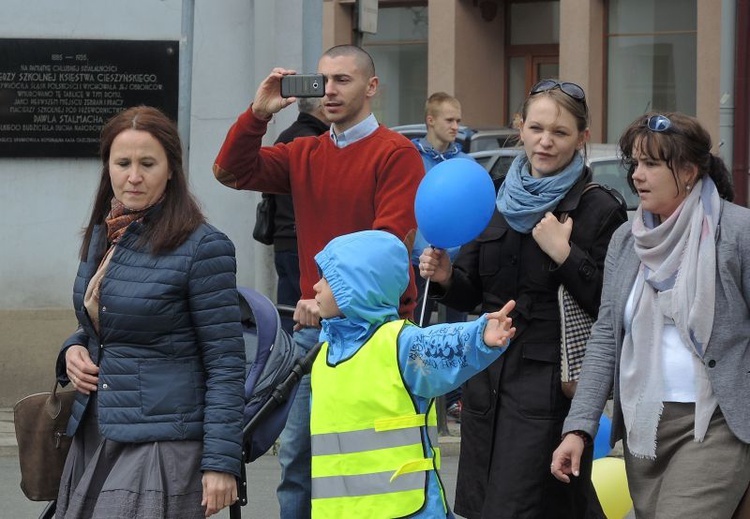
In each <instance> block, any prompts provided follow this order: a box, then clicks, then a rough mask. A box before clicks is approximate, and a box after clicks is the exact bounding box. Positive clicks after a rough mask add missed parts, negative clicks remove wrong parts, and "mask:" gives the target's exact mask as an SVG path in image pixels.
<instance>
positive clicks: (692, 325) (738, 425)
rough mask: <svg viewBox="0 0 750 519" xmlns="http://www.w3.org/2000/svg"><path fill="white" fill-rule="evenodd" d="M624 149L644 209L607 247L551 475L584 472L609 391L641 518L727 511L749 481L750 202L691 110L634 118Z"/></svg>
mask: <svg viewBox="0 0 750 519" xmlns="http://www.w3.org/2000/svg"><path fill="white" fill-rule="evenodd" d="M620 148H621V149H622V152H623V160H624V161H626V163H627V164H628V165H629V166H630V167H629V171H630V174H629V178H628V181H629V183H630V185H631V187H632V188H633V189H634V191H636V192H637V193H638V195H639V196H640V199H641V203H640V206H639V208H638V210H637V212H636V215H635V219H634V220H633V222H632V223H627V224H624V225H623V226H622V227H620V229H618V230H617V232H616V233H615V235H614V236H613V238H612V241H611V243H610V246H609V250H608V253H607V259H606V263H605V270H604V288H603V290H602V299H601V307H600V309H599V318H598V320H597V322H596V324H595V325H594V328H593V331H592V335H591V339H590V340H589V342H588V346H587V352H586V358H585V359H584V364H583V372H582V375H581V379H580V381H579V383H578V389H577V391H576V396H575V398H574V400H573V404H572V406H571V411H570V414H569V415H568V418H567V420H566V421H565V425H564V427H563V434H564V435H565V436H564V440H563V442H562V444H561V445H560V447H559V448H558V449H557V450H556V451H555V453H554V454H553V457H552V473H553V474H554V475H555V477H557V478H558V479H560V480H561V481H565V482H567V481H570V476H571V475H573V476H576V475H577V474H578V471H579V463H580V457H581V453H582V452H583V447H584V443H585V440H586V439H588V440H590V439H591V438H593V437H594V436H595V435H596V432H597V426H598V420H599V416H600V415H601V411H602V408H603V407H604V404H605V402H606V400H607V397H608V396H609V394H610V391H611V390H612V389H613V386H614V416H613V421H612V433H611V437H610V443H612V444H614V442H616V441H617V440H619V439H623V443H624V452H625V465H626V472H627V476H628V484H629V488H630V494H631V497H632V499H633V504H634V507H635V513H636V515H637V516H638V517H639V518H651V517H658V518H659V519H662V518H668V517H680V518H681V519H685V518H688V517H696V518H698V517H714V518H724V517H726V518H729V517H732V516H733V514H735V513H739V509H738V507H739V505H740V501H741V500H742V499H743V495H744V494H745V493H746V491H747V488H748V484H749V483H750V445H748V444H750V407H748V405H747V402H748V399H749V398H750V309H749V307H748V305H749V304H750V230H749V229H750V210H748V209H747V208H744V207H740V206H737V205H734V204H732V203H730V201H731V200H732V199H733V197H734V193H733V189H732V185H731V182H730V177H729V172H728V170H727V167H726V165H725V164H724V163H723V161H722V160H721V159H720V158H718V157H716V156H714V155H713V154H712V153H711V151H710V150H711V138H710V136H709V134H708V132H707V131H706V130H705V129H704V128H703V127H702V126H701V125H700V123H699V122H698V121H697V120H696V119H695V118H693V117H689V116H686V115H682V114H678V113H667V114H663V115H662V114H648V115H646V116H642V117H639V118H638V119H636V120H635V121H634V122H633V123H632V124H631V125H630V126H629V127H628V128H627V129H626V130H625V132H624V134H623V135H622V137H621V138H620ZM745 501H747V499H746V500H745ZM746 504H747V503H746ZM736 517H737V516H736Z"/></svg>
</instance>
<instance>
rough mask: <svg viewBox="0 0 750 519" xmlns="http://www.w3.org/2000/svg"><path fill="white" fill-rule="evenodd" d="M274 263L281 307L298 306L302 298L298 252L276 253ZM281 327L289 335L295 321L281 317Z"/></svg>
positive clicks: (277, 296)
mask: <svg viewBox="0 0 750 519" xmlns="http://www.w3.org/2000/svg"><path fill="white" fill-rule="evenodd" d="M273 263H274V266H275V267H276V274H277V275H278V277H279V281H278V283H277V284H276V301H277V302H278V303H279V304H280V305H289V306H291V307H294V306H296V305H297V301H299V300H300V298H301V297H302V293H301V292H300V288H299V256H298V254H297V252H296V251H293V250H281V251H276V252H275V253H274V256H273ZM281 327H282V328H284V330H286V332H287V333H288V334H290V335H291V334H292V333H293V332H292V328H293V327H294V321H293V320H292V318H291V316H288V315H285V314H282V315H281Z"/></svg>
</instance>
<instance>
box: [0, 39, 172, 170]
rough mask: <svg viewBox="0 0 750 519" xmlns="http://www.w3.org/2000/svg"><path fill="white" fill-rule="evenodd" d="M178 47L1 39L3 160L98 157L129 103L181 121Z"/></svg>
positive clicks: (0, 146) (130, 42)
mask: <svg viewBox="0 0 750 519" xmlns="http://www.w3.org/2000/svg"><path fill="white" fill-rule="evenodd" d="M178 82H179V42H177V41H133V40H49V39H0V157H91V156H96V155H97V152H98V145H99V132H100V131H101V128H102V125H103V124H104V123H105V122H106V121H107V120H108V119H109V118H110V117H111V116H112V115H114V114H116V113H117V112H119V111H121V110H122V109H124V108H127V107H129V106H137V105H142V104H144V105H150V106H155V107H157V108H160V109H162V110H163V111H164V112H165V113H166V114H167V115H169V116H170V117H171V118H172V119H174V120H175V121H176V120H177V101H178Z"/></svg>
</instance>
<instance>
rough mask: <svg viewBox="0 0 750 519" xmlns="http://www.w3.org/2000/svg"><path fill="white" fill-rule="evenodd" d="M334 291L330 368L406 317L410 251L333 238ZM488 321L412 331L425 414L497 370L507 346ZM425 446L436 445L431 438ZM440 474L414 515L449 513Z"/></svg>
mask: <svg viewBox="0 0 750 519" xmlns="http://www.w3.org/2000/svg"><path fill="white" fill-rule="evenodd" d="M315 262H316V263H317V265H318V268H319V269H320V271H321V274H322V276H323V277H325V278H326V280H327V281H328V284H329V285H330V287H331V292H332V293H333V297H334V299H335V300H336V304H337V305H338V307H339V309H340V310H341V313H342V314H343V315H342V316H340V317H334V318H331V319H323V321H322V331H321V334H320V340H321V341H328V358H327V359H326V360H327V361H328V363H329V364H330V365H334V366H335V365H337V364H338V363H340V362H342V361H344V360H346V359H348V358H350V357H352V356H353V355H355V354H356V353H357V351H359V349H360V348H361V347H362V345H363V344H364V343H365V342H366V341H367V339H369V338H370V337H371V336H372V335H373V333H375V331H376V330H377V329H378V327H379V326H380V325H382V324H384V323H386V322H389V321H392V320H395V319H398V318H399V317H398V303H399V297H400V296H401V294H402V293H403V292H404V290H406V286H407V284H408V281H409V269H410V268H411V267H410V265H409V253H408V251H407V250H406V247H405V246H404V244H403V243H402V242H401V241H400V240H399V239H398V238H396V237H395V236H394V235H392V234H390V233H387V232H385V231H360V232H355V233H352V234H346V235H343V236H339V237H338V238H335V239H333V240H332V241H331V242H330V243H329V244H328V245H326V247H325V248H324V249H323V250H322V251H321V252H320V253H318V254H317V255H316V256H315ZM486 324H487V319H486V317H484V316H482V317H480V318H478V319H477V320H476V321H472V322H468V323H449V324H438V325H434V326H430V327H427V328H419V327H418V326H416V325H414V326H405V327H404V328H403V329H402V331H401V334H400V335H399V338H398V341H397V344H395V345H394V346H395V347H396V348H398V358H399V365H400V369H401V374H402V376H403V379H404V382H405V385H406V388H407V390H408V391H409V392H410V393H411V394H412V396H413V397H414V401H415V402H416V403H417V406H418V408H419V411H420V412H426V411H427V408H428V406H429V405H430V402H431V399H432V398H435V397H437V396H439V395H442V394H445V393H447V392H448V391H450V390H452V389H455V388H456V387H458V386H459V385H461V384H462V383H463V382H464V381H466V380H467V379H468V378H469V377H471V376H472V375H474V374H475V373H478V372H479V371H482V370H483V369H484V368H486V367H487V366H489V365H490V364H491V363H492V362H493V361H494V360H495V359H497V358H498V357H499V356H500V355H502V353H503V352H504V351H505V348H489V347H488V346H487V345H486V344H485V343H484V340H483V334H484V328H485V325H486ZM424 440H425V444H426V445H428V446H430V447H431V444H430V441H429V438H427V437H426V436H425V438H424ZM439 485H440V483H439V481H438V478H437V475H436V474H434V475H433V477H432V478H431V479H430V482H429V484H428V489H427V502H426V506H425V508H424V509H423V510H422V512H420V513H419V514H417V515H415V516H414V517H424V518H427V517H430V518H435V517H453V515H452V514H451V513H450V512H448V514H447V515H446V514H445V512H444V508H443V503H442V500H441V497H440V486H439Z"/></svg>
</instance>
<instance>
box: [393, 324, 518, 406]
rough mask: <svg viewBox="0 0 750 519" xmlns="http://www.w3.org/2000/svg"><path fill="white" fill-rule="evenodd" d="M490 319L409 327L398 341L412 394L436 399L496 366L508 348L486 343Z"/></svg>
mask: <svg viewBox="0 0 750 519" xmlns="http://www.w3.org/2000/svg"><path fill="white" fill-rule="evenodd" d="M486 324H487V318H486V317H484V316H482V317H480V318H479V319H477V320H476V321H471V322H466V323H447V324H438V325H434V326H430V327H427V328H420V327H418V326H405V327H404V328H403V329H402V330H401V334H400V335H399V338H398V360H399V366H400V367H401V373H402V374H403V376H404V381H405V382H406V385H407V387H408V388H409V389H410V390H411V392H412V393H414V394H416V395H418V396H421V397H423V398H434V397H437V396H440V395H443V394H445V393H447V392H448V391H450V390H452V389H455V388H456V387H458V386H460V385H461V384H462V383H464V382H465V381H466V380H468V379H469V378H470V377H471V376H472V375H474V374H476V373H479V372H480V371H482V370H483V369H484V368H486V367H487V366H489V365H490V364H492V362H494V361H495V359H497V358H498V357H499V356H500V355H502V354H503V352H504V351H505V348H490V347H488V346H487V345H486V344H485V343H484V340H483V335H484V327H485V325H486Z"/></svg>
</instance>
